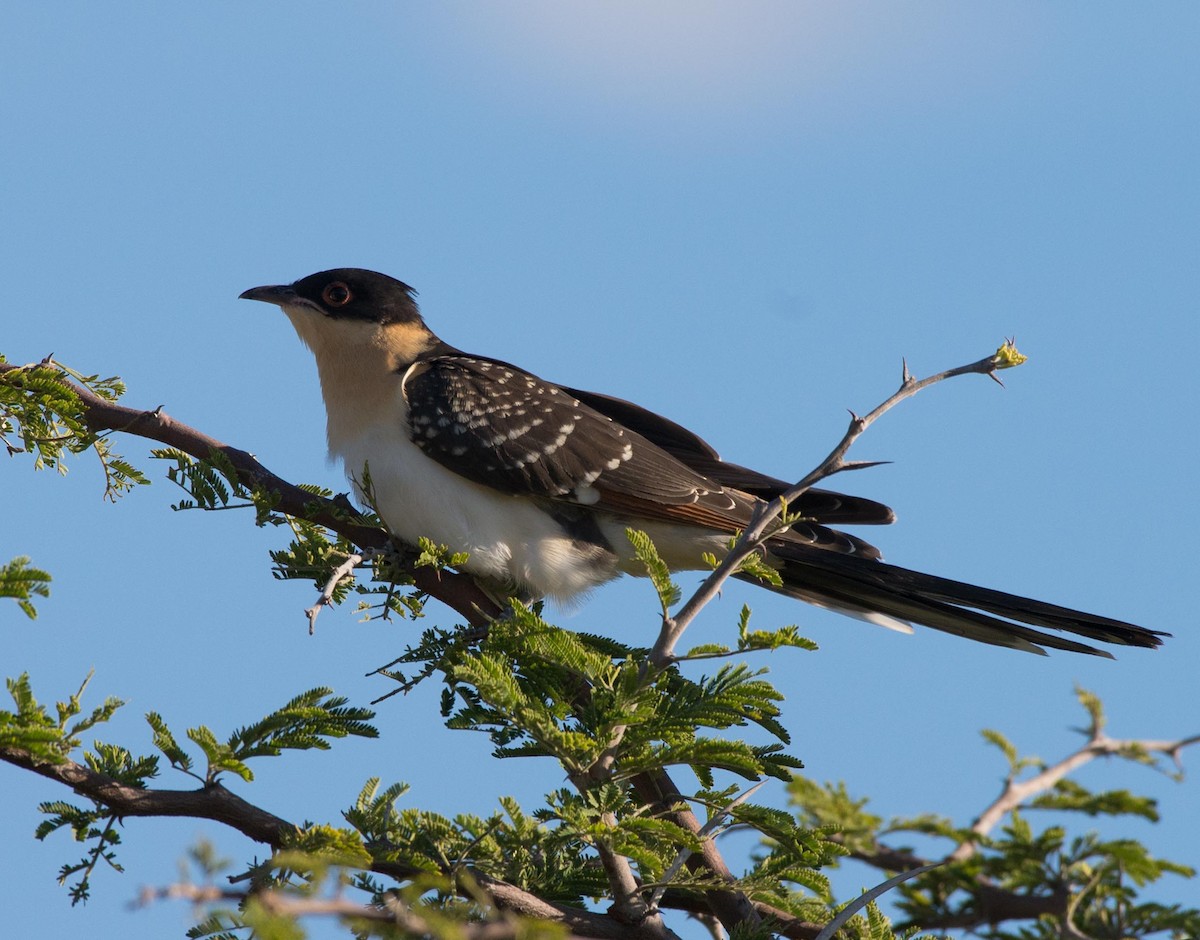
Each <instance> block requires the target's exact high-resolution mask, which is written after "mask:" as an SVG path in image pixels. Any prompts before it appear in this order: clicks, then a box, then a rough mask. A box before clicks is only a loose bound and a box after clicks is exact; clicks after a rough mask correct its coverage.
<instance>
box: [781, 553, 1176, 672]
mask: <svg viewBox="0 0 1200 940" xmlns="http://www.w3.org/2000/svg"><path fill="white" fill-rule="evenodd" d="M770 551H771V555H772V557H773V558H774V560H775V561H776V563H777V565H778V567H779V574H780V576H781V578H782V580H783V585H782V587H780V588H778V589H777V590H779V591H780V592H781V593H783V594H788V595H790V596H793V597H799V598H801V599H803V600H807V601H809V602H811V603H817V604H820V605H822V606H827V607H832V608H835V609H837V610H840V611H843V612H845V613H848V614H850V615H852V616H859V617H869V615H871V614H882V615H884V616H885V617H888V618H894V619H898V620H901V621H904V622H911V623H918V624H922V625H924V626H927V627H932V628H934V629H935V630H942V631H944V632H946V633H953V634H955V635H957V636H963V637H967V638H969V639H972V640H977V641H979V642H981V643H990V644H993V645H995V646H1006V647H1010V648H1013V649H1020V650H1025V651H1026V652H1032V653H1040V654H1042V655H1045V650H1044V649H1042V647H1051V648H1053V649H1061V650H1070V651H1072V652H1076V653H1090V654H1092V655H1095V656H1106V657H1108V658H1110V659H1111V658H1112V654H1111V653H1108V652H1106V651H1104V650H1099V649H1096V648H1095V647H1093V646H1089V645H1087V644H1085V643H1080V642H1078V641H1076V640H1072V639H1068V638H1066V637H1062V636H1058V635H1056V634H1051V633H1042V632H1041V631H1039V630H1034V629H1032V627H1044V628H1047V629H1051V630H1060V631H1064V632H1066V633H1070V634H1074V635H1076V636H1081V637H1085V638H1087V639H1089V640H1096V641H1099V642H1104V643H1115V644H1118V645H1122V646H1141V647H1150V648H1153V647H1156V646H1159V645H1160V644H1161V642H1162V640H1161V639H1160V637H1164V636H1169V635H1170V634H1167V633H1160V632H1158V631H1155V630H1147V629H1146V628H1144V627H1139V626H1137V625H1135V624H1131V623H1125V622H1124V621H1121V620H1113V619H1112V618H1109V617H1101V616H1098V615H1096V614H1089V613H1084V612H1083V611H1079V610H1073V609H1071V608H1069V607H1061V606H1059V605H1057V604H1048V603H1046V602H1044V601H1038V600H1034V599H1032V598H1028V597H1021V596H1019V595H1016V594H1008V593H1006V592H1004V591H996V590H992V589H990V588H984V587H978V586H976V585H974V584H967V583H965V582H962V581H953V580H950V579H949V578H939V577H937V576H936V575H929V574H924V573H922V572H919V571H910V570H909V569H907V568H898V567H896V566H895V565H888V564H884V563H883V562H880V561H870V560H866V559H861V558H856V557H853V556H846V555H838V554H835V553H832V552H828V551H821V550H819V549H815V548H812V547H809V546H807V545H803V544H799V543H795V542H790V541H776V542H773V543H772V544H771V548H770Z"/></svg>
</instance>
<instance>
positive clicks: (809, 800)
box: [789, 690, 1200, 940]
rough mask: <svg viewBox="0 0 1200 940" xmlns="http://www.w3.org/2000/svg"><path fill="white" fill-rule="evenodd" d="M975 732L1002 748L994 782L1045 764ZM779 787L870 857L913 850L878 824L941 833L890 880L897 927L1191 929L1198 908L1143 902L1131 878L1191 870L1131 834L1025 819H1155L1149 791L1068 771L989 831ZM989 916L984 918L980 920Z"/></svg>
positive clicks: (1004, 939)
mask: <svg viewBox="0 0 1200 940" xmlns="http://www.w3.org/2000/svg"><path fill="white" fill-rule="evenodd" d="M1077 696H1078V698H1079V700H1080V703H1081V704H1082V705H1083V706H1084V708H1085V709H1086V710H1087V712H1088V714H1089V717H1090V724H1089V728H1088V729H1087V734H1088V735H1089V738H1090V739H1091V740H1097V738H1096V736H1097V735H1099V734H1100V732H1101V731H1102V730H1103V727H1104V716H1103V709H1102V706H1101V705H1100V702H1099V700H1098V699H1097V698H1096V697H1095V696H1094V695H1092V694H1091V693H1088V692H1086V691H1084V690H1077ZM984 737H985V739H986V740H987V741H988V742H989V743H990V744H993V745H994V746H996V747H997V748H999V749H1000V751H1001V752H1002V753H1003V755H1004V757H1005V760H1006V762H1007V764H1008V773H1007V775H1006V783H1008V784H1012V783H1014V782H1015V781H1016V780H1017V777H1018V775H1020V774H1022V773H1023V772H1025V771H1028V770H1033V771H1035V772H1037V773H1041V772H1042V771H1044V770H1046V764H1045V763H1044V762H1043V761H1041V760H1039V759H1037V758H1032V757H1026V756H1022V755H1021V754H1020V753H1019V751H1018V750H1017V748H1016V746H1015V745H1013V744H1012V743H1011V742H1010V741H1009V740H1008V739H1007V738H1005V737H1004V736H1003V735H1001V734H1000V733H999V732H996V731H990V730H989V731H985V732H984ZM1119 756H1122V757H1125V758H1126V759H1128V760H1131V761H1134V762H1137V763H1145V762H1146V759H1147V755H1146V753H1145V751H1144V750H1143V749H1140V748H1129V749H1126V750H1125V752H1124V753H1120V754H1119ZM789 792H790V794H791V797H792V800H793V802H794V804H795V806H796V808H797V817H798V819H799V821H800V822H801V823H803V824H805V825H811V826H822V825H823V826H830V827H835V828H836V829H838V830H840V831H839V833H838V835H837V840H838V842H839V843H840V844H842V845H844V846H845V847H846V849H848V850H849V851H850V852H852V853H853V854H854V855H855V856H856V857H858V858H860V859H864V860H868V861H870V860H874V862H873V863H874V864H879V865H881V866H882V867H886V868H889V869H892V870H896V869H897V868H900V869H903V868H912V867H916V866H918V865H920V864H922V862H923V860H922V859H919V858H918V857H916V856H915V855H913V854H912V853H911V852H908V851H895V850H892V849H890V848H889V847H888V846H887V845H885V844H884V842H883V837H884V836H885V835H888V834H896V833H903V832H912V833H920V834H922V835H925V836H933V837H935V838H939V839H944V840H947V841H949V843H950V844H951V850H950V851H948V852H947V855H946V862H945V864H943V865H942V866H940V867H939V868H937V869H935V870H934V871H931V872H929V873H927V874H924V875H921V876H920V877H919V878H916V879H914V880H913V881H911V882H909V883H906V884H904V885H902V886H900V887H899V888H898V889H897V890H898V893H899V896H900V901H899V902H898V903H899V908H900V909H901V910H902V911H903V912H904V913H905V915H906V916H907V917H908V924H907V925H908V926H909V927H917V926H920V927H921V928H923V929H930V928H934V929H936V928H946V927H955V926H968V925H980V926H977V927H976V930H977V931H978V932H979V933H980V935H981V936H984V937H987V938H989V940H1055V938H1060V937H1062V936H1080V937H1093V938H1113V940H1117V938H1124V937H1131V936H1135V937H1144V936H1148V935H1151V934H1155V933H1170V934H1172V935H1173V936H1194V935H1197V932H1198V931H1200V909H1195V908H1185V907H1183V906H1182V905H1162V904H1158V903H1154V902H1146V901H1142V900H1141V899H1140V898H1139V896H1138V894H1139V889H1140V888H1142V887H1144V886H1146V885H1148V884H1151V883H1153V882H1156V881H1158V880H1159V879H1160V878H1162V877H1163V876H1164V875H1168V874H1173V875H1178V876H1182V877H1186V878H1191V877H1193V876H1194V875H1195V871H1194V870H1193V869H1192V868H1190V867H1188V866H1185V865H1181V864H1179V863H1177V862H1172V861H1168V860H1166V859H1160V858H1155V857H1154V856H1153V855H1151V854H1150V852H1149V851H1148V850H1147V849H1146V848H1145V846H1143V845H1142V844H1141V843H1139V842H1137V841H1134V840H1129V839H1115V840H1114V839H1109V840H1106V839H1103V838H1101V837H1100V836H1099V835H1098V834H1096V833H1095V832H1086V833H1082V834H1077V835H1072V834H1071V832H1070V829H1069V828H1068V826H1067V825H1066V824H1065V823H1058V822H1055V823H1052V824H1050V825H1047V826H1045V827H1044V828H1042V829H1036V828H1035V827H1034V826H1033V825H1032V824H1031V822H1030V817H1029V813H1030V812H1031V811H1036V810H1055V811H1058V812H1059V813H1062V814H1067V815H1066V816H1065V817H1064V818H1067V819H1069V817H1070V814H1083V815H1086V816H1096V815H1101V814H1104V815H1110V816H1118V817H1119V816H1132V817H1138V818H1142V819H1146V820H1149V821H1151V822H1154V821H1157V819H1158V812H1157V807H1156V805H1155V803H1154V801H1153V800H1151V799H1148V798H1146V797H1140V796H1135V795H1133V794H1131V793H1129V792H1128V791H1126V790H1110V791H1102V792H1093V791H1092V790H1090V789H1088V788H1087V787H1084V786H1083V785H1082V784H1080V783H1079V782H1078V781H1075V780H1072V779H1070V778H1063V779H1060V780H1058V781H1056V782H1055V783H1053V784H1052V785H1050V786H1049V787H1048V789H1046V790H1044V791H1042V792H1038V793H1036V794H1031V795H1030V797H1029V798H1027V799H1024V800H1021V801H1019V802H1018V803H1015V804H1014V805H1013V806H1012V807H1011V808H1009V810H1008V812H1007V814H1006V820H1007V821H1006V823H1005V824H1004V825H1003V826H1002V827H1001V830H1000V832H999V834H996V835H992V834H991V833H989V832H986V831H982V830H981V829H980V828H979V827H978V826H976V827H959V826H955V825H954V824H952V823H951V822H950V821H948V820H944V819H940V818H938V817H934V816H922V817H916V818H908V819H897V820H892V821H891V822H889V823H887V824H886V825H885V824H884V821H883V820H882V818H881V817H879V816H876V815H873V814H871V813H868V812H867V811H866V810H865V806H866V803H867V801H866V800H865V799H855V798H852V797H851V796H850V795H849V794H848V792H847V791H846V788H845V786H844V785H843V784H841V783H839V784H836V785H833V784H825V785H819V784H816V783H814V782H813V781H811V780H807V779H804V778H799V777H798V778H796V779H795V780H794V781H793V782H792V783H791V785H790V786H789ZM1008 920H1016V921H1018V922H1019V923H1020V926H1018V927H1017V928H1015V929H1007V928H1006V927H1004V926H1003V922H1005V921H1008ZM989 922H991V923H993V924H994V926H991V927H987V928H984V927H983V926H982V925H985V924H988V923H989Z"/></svg>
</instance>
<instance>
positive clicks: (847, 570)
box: [240, 268, 1169, 658]
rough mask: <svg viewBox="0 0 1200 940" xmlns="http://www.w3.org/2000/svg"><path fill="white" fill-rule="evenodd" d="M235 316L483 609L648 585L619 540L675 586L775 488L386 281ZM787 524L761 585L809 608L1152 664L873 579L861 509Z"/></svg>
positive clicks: (978, 599) (807, 503)
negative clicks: (494, 601)
mask: <svg viewBox="0 0 1200 940" xmlns="http://www.w3.org/2000/svg"><path fill="white" fill-rule="evenodd" d="M240 296H241V298H242V299H246V300H256V301H263V302H266V303H270V304H274V305H276V306H278V307H280V308H281V309H282V310H283V312H284V313H285V314H286V315H287V317H288V319H289V320H290V321H291V323H292V325H293V326H294V327H295V330H296V332H297V334H298V335H299V337H300V339H301V341H302V342H303V343H304V344H305V345H306V346H307V347H308V348H309V349H310V350H311V351H312V353H313V355H314V357H315V359H316V364H317V374H318V377H319V380H320V385H321V394H322V397H323V399H324V402H325V409H326V413H327V440H328V448H329V455H330V457H331V458H333V459H340V460H341V461H342V463H343V466H344V469H345V472H346V475H347V477H348V478H349V480H350V481H351V483H352V485H353V486H354V488H355V489H356V491H357V492H358V495H359V497H360V498H362V499H366V500H367V501H368V502H369V504H370V505H371V506H372V507H373V508H374V509H375V510H376V511H377V512H378V514H379V516H380V518H381V520H382V521H383V523H384V524H385V526H386V527H387V529H388V530H389V532H390V533H391V536H392V537H393V538H394V539H398V540H399V541H400V542H402V543H406V544H408V545H416V544H417V543H418V540H419V539H420V538H421V537H425V538H428V539H430V540H432V541H433V542H434V543H435V544H438V545H445V546H447V547H448V548H449V549H451V550H452V551H453V552H456V553H465V554H466V561H465V562H463V563H462V564H461V566H459V570H461V571H464V572H466V573H467V574H470V575H472V576H474V577H475V578H476V579H477V580H478V581H480V582H481V583H482V584H484V585H486V586H488V588H489V589H490V590H494V591H498V592H502V593H503V594H505V595H508V596H514V597H518V598H521V599H524V600H530V601H531V600H534V599H539V598H553V599H555V600H557V601H561V602H570V601H573V600H577V599H579V598H581V597H583V596H585V595H586V594H587V593H588V592H589V591H591V590H592V589H593V588H596V587H598V586H599V585H602V584H604V583H606V582H608V581H611V580H613V579H614V578H617V577H619V576H620V575H622V574H633V575H645V574H646V569H645V566H644V564H643V563H641V562H639V561H638V559H637V557H636V555H635V553H634V550H633V547H632V545H631V543H630V540H629V538H628V535H627V533H628V530H629V529H630V528H633V529H637V530H640V531H643V532H645V533H646V534H647V535H648V536H649V537H650V539H651V541H652V542H653V543H654V545H655V547H656V548H657V550H658V552H659V554H660V555H661V556H662V558H663V560H664V561H665V562H666V564H667V566H668V567H669V568H670V569H671V570H672V571H686V570H703V569H706V568H708V567H709V565H710V562H709V561H708V560H706V558H705V556H706V555H709V556H711V555H716V556H718V557H719V556H720V555H722V554H723V553H724V552H725V551H726V550H727V549H728V546H729V544H730V539H731V537H732V536H734V535H735V534H736V533H738V532H740V531H741V530H742V529H744V528H745V527H746V525H747V524H748V522H749V521H750V519H751V517H752V515H753V514H754V512H755V510H756V509H758V508H759V507H760V506H761V505H762V503H763V502H764V501H767V500H771V499H773V498H774V497H775V496H778V495H779V494H780V493H782V492H784V491H785V490H786V489H787V488H788V486H789V484H788V483H786V482H785V481H783V480H781V479H777V478H775V477H772V476H769V475H766V474H762V473H759V472H757V471H754V470H751V469H749V468H748V467H744V466H741V465H738V464H735V463H731V462H728V461H725V460H722V459H721V458H720V457H719V456H718V454H717V452H716V451H715V450H714V449H713V448H712V447H711V446H709V445H708V444H707V443H706V442H705V441H704V440H703V439H702V438H700V437H699V436H698V435H696V434H695V433H693V432H692V431H690V430H688V429H686V428H684V427H682V426H681V425H679V424H676V423H675V422H673V421H671V420H669V419H667V418H665V417H662V416H660V415H658V414H656V413H654V412H652V411H649V410H647V409H645V408H643V407H641V406H639V405H636V404H634V403H632V402H629V401H625V400H623V399H620V398H616V397H613V396H610V395H606V394H601V393H596V392H590V391H586V390H582V389H577V388H572V387H570V386H566V385H558V384H556V383H554V382H550V381H547V380H545V379H542V378H540V377H538V376H536V375H534V374H533V373H531V372H528V371H526V370H524V369H522V368H520V367H519V366H516V365H513V364H511V363H509V362H505V361H503V360H501V359H496V358H492V357H490V356H484V355H476V354H472V353H467V352H464V351H462V350H461V349H458V348H456V347H454V346H451V345H449V344H448V343H446V342H444V341H443V340H442V339H440V338H439V337H438V336H437V335H436V334H435V333H434V332H433V331H432V330H431V329H430V328H429V327H428V326H427V325H426V323H425V320H424V318H423V316H422V314H421V311H420V309H419V308H418V305H417V301H416V291H415V290H413V288H411V287H410V286H408V285H407V284H405V283H404V282H403V281H399V280H397V279H395V278H393V277H389V276H388V275H385V274H380V273H378V272H375V271H369V270H364V269H361V268H335V269H331V270H328V271H321V272H318V273H316V274H311V275H309V276H307V277H304V278H301V279H300V280H297V281H295V282H294V283H291V284H277V285H268V286H262V287H254V288H251V289H250V290H247V291H245V292H243V293H242V294H241V295H240ZM789 511H790V512H791V513H793V514H795V515H796V516H798V518H799V521H797V522H796V523H795V524H794V525H792V526H791V527H790V528H789V529H787V530H786V531H783V532H780V533H777V534H775V535H773V536H772V537H771V538H770V539H769V540H768V541H767V542H766V543H765V544H764V546H763V550H764V551H765V561H766V562H767V563H768V564H769V565H771V566H772V567H773V568H774V569H775V570H776V571H777V573H778V575H779V583H778V584H771V583H767V582H765V581H761V580H760V581H759V582H758V583H761V584H763V585H764V586H766V587H768V588H769V589H771V590H775V591H777V592H779V593H782V594H785V595H788V596H791V597H794V598H797V599H800V600H803V601H806V602H808V603H811V604H815V605H817V606H820V607H825V608H830V609H833V610H836V611H839V612H841V613H844V614H848V615H850V616H853V617H857V618H859V619H862V620H866V621H869V622H873V623H876V624H879V625H882V626H886V627H890V628H893V629H899V630H903V631H905V632H911V630H912V627H911V625H912V624H919V625H923V626H926V627H931V628H933V629H936V630H941V631H944V632H947V633H951V634H956V635H958V636H962V637H965V638H968V639H971V640H976V641H980V642H983V643H989V644H992V645H996V646H1001V647H1008V648H1012V649H1018V650H1024V651H1026V652H1032V653H1039V654H1042V655H1045V654H1046V648H1052V649H1059V650H1067V651H1072V652H1077V653H1088V654H1094V655H1098V656H1106V657H1109V658H1112V656H1111V653H1109V652H1108V651H1107V650H1103V649H1098V648H1096V647H1093V646H1091V645H1089V644H1088V643H1085V642H1082V641H1081V640H1080V639H1074V638H1072V637H1079V638H1082V639H1083V640H1090V641H1095V642H1101V643H1109V644H1116V645H1121V646H1133V647H1147V648H1153V647H1157V646H1159V645H1160V643H1161V637H1163V636H1169V634H1165V633H1161V632H1159V631H1154V630H1149V629H1146V628H1144V627H1140V626H1137V625H1135V624H1131V623H1126V622H1124V621H1120V620H1114V619H1111V618H1108V617H1102V616H1099V615H1095V614H1089V613H1084V612H1082V611H1078V610H1073V609H1071V608H1068V607H1061V606H1058V605H1055V604H1050V603H1046V602H1043V601H1038V600H1034V599H1032V598H1026V597H1021V596H1019V595H1015V594H1009V593H1006V592H1003V591H998V590H992V589H989V588H985V587H979V586H976V585H972V584H968V583H965V582H960V581H954V580H951V579H949V578H943V577H938V576H936V575H931V574H925V573H922V572H919V571H911V570H908V569H906V568H901V567H897V566H895V565H891V564H888V563H886V562H884V561H883V560H882V557H881V555H880V552H879V551H878V550H877V549H876V548H875V547H874V546H872V545H871V544H870V543H868V542H866V541H864V540H863V539H861V538H859V537H858V536H856V535H851V534H849V533H846V532H843V531H842V530H841V529H840V528H835V526H843V525H884V524H889V523H891V522H893V521H894V519H895V516H894V513H893V512H892V510H891V509H890V508H888V507H887V506H885V505H883V504H881V503H878V502H875V501H873V500H870V499H865V498H861V497H856V496H850V495H845V494H841V493H836V492H832V491H829V490H824V489H816V488H814V489H810V490H808V491H806V492H805V493H804V494H803V495H802V496H801V497H800V499H799V500H798V501H797V502H796V503H795V504H793V505H790V506H789ZM740 576H741V577H744V578H747V579H749V580H754V579H752V578H749V576H748V575H745V574H742V575H740ZM1047 630H1049V631H1053V632H1046V631H1047ZM1064 634H1066V635H1064Z"/></svg>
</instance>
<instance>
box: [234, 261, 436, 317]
mask: <svg viewBox="0 0 1200 940" xmlns="http://www.w3.org/2000/svg"><path fill="white" fill-rule="evenodd" d="M415 296H416V291H414V290H413V289H412V288H411V287H409V286H408V285H407V284H405V283H404V282H403V281H398V280H396V279H395V278H394V277H388V276H387V275H386V274H379V273H377V272H375V271H366V270H364V269H362V268H334V269H332V270H330V271H320V272H318V273H317V274H310V275H309V276H308V277H303V278H301V279H300V280H298V281H296V282H295V283H293V284H275V285H268V286H265V287H252V288H250V290H248V291H244V292H243V293H242V294H241V299H243V300H262V301H265V302H266V303H271V304H277V305H278V306H280V307H282V308H283V310H284V312H285V313H287V314H288V316H290V317H291V318H292V320H293V322H295V321H296V318H297V317H298V316H313V315H319V316H321V317H328V318H330V319H334V320H362V321H366V322H368V323H379V324H387V323H411V322H413V321H419V320H420V319H421V315H420V313H419V312H418V310H417V303H416V301H415V300H414V299H413V298H414V297H415Z"/></svg>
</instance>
